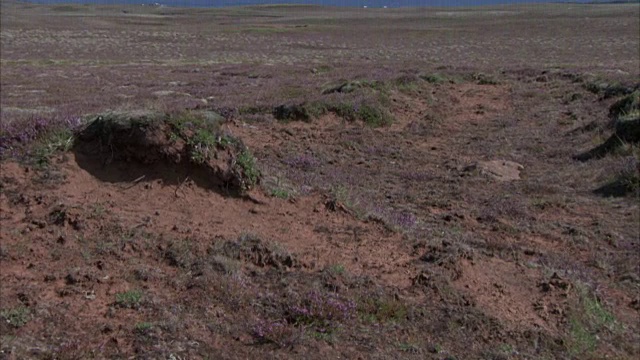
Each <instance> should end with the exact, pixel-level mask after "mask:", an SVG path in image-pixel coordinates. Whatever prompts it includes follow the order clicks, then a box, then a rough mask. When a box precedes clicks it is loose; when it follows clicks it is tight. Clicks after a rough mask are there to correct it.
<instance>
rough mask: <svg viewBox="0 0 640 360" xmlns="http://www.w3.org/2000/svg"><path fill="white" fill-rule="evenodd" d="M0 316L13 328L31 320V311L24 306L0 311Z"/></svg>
mask: <svg viewBox="0 0 640 360" xmlns="http://www.w3.org/2000/svg"><path fill="white" fill-rule="evenodd" d="M0 318H2V319H3V320H4V321H5V322H6V323H7V324H9V325H11V326H12V327H14V328H16V329H17V328H21V327H23V326H25V325H26V324H27V323H28V322H29V320H31V312H30V311H29V309H28V308H26V307H24V306H18V307H15V308H11V309H5V310H2V311H0Z"/></svg>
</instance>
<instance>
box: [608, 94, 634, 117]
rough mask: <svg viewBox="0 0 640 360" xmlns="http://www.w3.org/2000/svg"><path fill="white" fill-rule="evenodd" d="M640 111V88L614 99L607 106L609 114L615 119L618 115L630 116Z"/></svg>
mask: <svg viewBox="0 0 640 360" xmlns="http://www.w3.org/2000/svg"><path fill="white" fill-rule="evenodd" d="M638 111H640V90H636V91H634V92H632V93H631V94H629V95H627V96H625V97H623V98H622V99H620V100H618V101H616V102H615V103H614V104H613V105H611V107H609V116H610V117H611V118H613V119H616V118H618V117H620V116H626V117H630V116H633V115H634V114H635V115H636V116H637V112H638Z"/></svg>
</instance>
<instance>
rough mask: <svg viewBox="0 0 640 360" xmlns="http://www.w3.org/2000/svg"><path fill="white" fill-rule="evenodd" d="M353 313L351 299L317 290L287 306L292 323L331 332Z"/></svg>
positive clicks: (351, 316)
mask: <svg viewBox="0 0 640 360" xmlns="http://www.w3.org/2000/svg"><path fill="white" fill-rule="evenodd" d="M355 313H356V303H355V302H354V301H353V300H349V299H345V298H342V297H340V296H338V295H337V294H331V293H330V294H323V293H320V292H317V291H312V292H309V293H307V294H306V295H305V296H304V298H302V299H301V301H300V302H299V303H298V304H297V305H293V306H291V307H290V308H289V316H290V319H291V321H292V322H293V323H294V324H297V325H301V324H302V325H310V326H312V327H314V328H315V330H316V331H318V332H331V331H332V330H334V329H336V328H338V327H339V326H340V324H341V323H343V322H345V321H348V320H350V319H352V318H353V317H354V316H355Z"/></svg>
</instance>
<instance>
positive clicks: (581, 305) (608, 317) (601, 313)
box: [568, 286, 616, 355]
mask: <svg viewBox="0 0 640 360" xmlns="http://www.w3.org/2000/svg"><path fill="white" fill-rule="evenodd" d="M577 290H578V293H579V300H578V304H577V307H576V308H575V309H574V311H572V312H571V315H570V317H569V324H570V328H569V341H568V344H569V350H570V352H571V353H572V354H573V355H584V354H588V353H589V352H592V351H594V350H595V349H596V347H597V344H598V339H599V337H598V334H599V333H601V332H603V331H605V330H609V331H611V330H614V329H615V326H616V320H615V318H614V316H613V315H612V314H611V313H610V312H609V311H608V310H606V309H605V307H604V306H603V305H602V303H601V302H600V301H599V300H598V299H597V298H596V297H595V296H594V295H593V294H591V293H590V292H589V291H588V289H587V288H586V287H585V286H578V287H577Z"/></svg>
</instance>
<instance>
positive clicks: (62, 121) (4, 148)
mask: <svg viewBox="0 0 640 360" xmlns="http://www.w3.org/2000/svg"><path fill="white" fill-rule="evenodd" d="M81 124H82V119H81V118H80V117H77V116H66V117H52V118H32V119H27V120H25V121H12V122H5V121H2V122H0V157H6V156H15V155H17V154H18V153H19V152H20V150H21V149H24V148H25V147H26V146H28V145H29V144H31V143H33V142H34V141H36V140H38V139H40V138H42V137H43V136H45V135H46V134H49V133H51V132H53V131H59V130H71V131H73V130H75V129H77V128H78V127H79V126H80V125H81Z"/></svg>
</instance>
